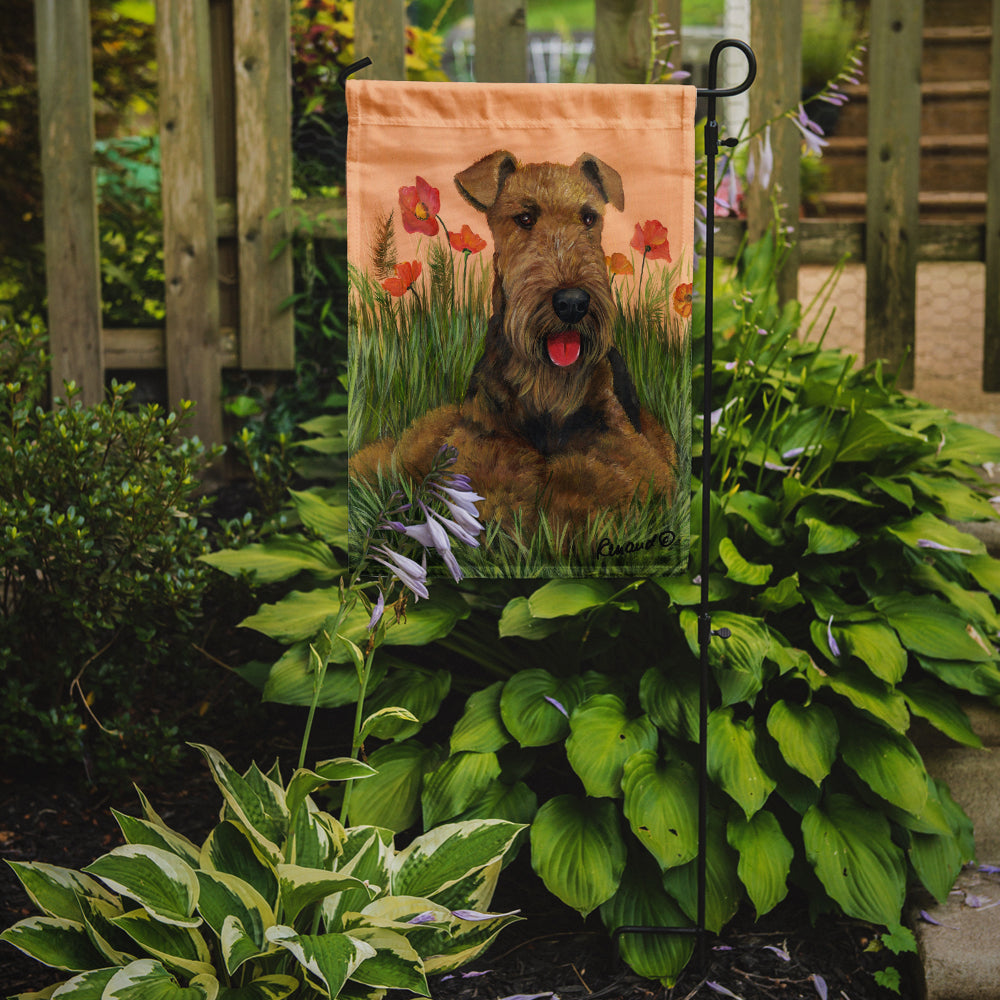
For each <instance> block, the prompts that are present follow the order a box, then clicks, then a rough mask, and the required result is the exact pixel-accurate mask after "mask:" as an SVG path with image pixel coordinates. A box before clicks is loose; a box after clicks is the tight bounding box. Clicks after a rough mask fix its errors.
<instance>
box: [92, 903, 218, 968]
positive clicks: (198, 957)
mask: <svg viewBox="0 0 1000 1000" xmlns="http://www.w3.org/2000/svg"><path fill="white" fill-rule="evenodd" d="M111 922H112V923H113V924H114V925H115V926H116V927H118V928H119V929H120V930H122V931H124V932H125V933H126V934H127V935H128V936H129V937H130V938H132V940H133V941H135V942H136V944H138V945H139V946H140V947H141V948H143V949H144V950H145V951H147V952H148V953H149V954H150V955H152V956H153V957H154V958H158V959H160V961H161V962H163V963H164V964H165V965H166V966H167V967H168V968H170V969H179V970H180V971H182V972H184V973H185V975H188V976H200V975H211V974H212V973H213V971H214V968H213V966H212V956H211V954H210V953H209V950H208V945H207V944H206V943H205V939H204V938H203V937H202V936H201V934H200V933H198V931H197V930H195V929H194V928H192V927H178V926H176V925H174V924H165V923H162V922H161V921H159V920H157V919H156V918H155V917H151V916H150V915H149V914H148V913H147V912H146V911H145V910H132V911H131V912H129V913H123V914H122V915H121V916H118V917H113V918H112V920H111Z"/></svg>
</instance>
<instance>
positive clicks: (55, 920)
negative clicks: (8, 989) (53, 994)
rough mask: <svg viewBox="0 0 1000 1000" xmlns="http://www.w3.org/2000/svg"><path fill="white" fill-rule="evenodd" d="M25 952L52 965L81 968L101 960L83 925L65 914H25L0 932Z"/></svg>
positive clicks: (1, 937)
mask: <svg viewBox="0 0 1000 1000" xmlns="http://www.w3.org/2000/svg"><path fill="white" fill-rule="evenodd" d="M0 941H6V942H7V943H8V944H12V945H13V946H14V947H15V948H18V949H20V950H21V951H23V952H24V953H25V954H26V955H30V956H31V957H32V958H33V959H35V960H36V961H38V962H41V963H42V964H43V965H50V966H52V968H54V969H66V970H67V971H69V972H81V971H83V970H84V969H95V968H100V967H101V966H103V965H104V964H105V960H104V959H103V957H102V956H101V955H100V953H99V952H98V951H96V950H95V948H94V946H93V944H91V941H90V938H89V936H88V935H87V929H86V927H84V925H83V924H81V923H79V922H78V921H76V920H67V919H66V918H65V917H28V918H27V919H26V920H19V921H18V922H17V923H16V924H14V925H13V926H12V927H8V928H7V929H6V930H5V931H4V932H3V933H2V934H0Z"/></svg>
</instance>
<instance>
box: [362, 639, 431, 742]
mask: <svg viewBox="0 0 1000 1000" xmlns="http://www.w3.org/2000/svg"><path fill="white" fill-rule="evenodd" d="M391 631H392V630H390V634H391ZM450 689H451V674H450V673H449V672H448V671H447V670H426V669H423V668H420V667H409V668H407V669H401V670H394V671H393V672H392V673H391V674H390V675H389V676H388V677H387V678H386V679H385V680H384V681H383V682H382V683H381V684H379V686H378V687H377V688H375V690H374V692H373V693H372V695H371V697H370V698H368V700H367V701H366V703H365V705H366V708H368V709H369V710H370V711H373V712H374V711H377V710H379V709H383V708H404V709H406V710H407V711H409V712H410V713H412V715H413V716H414V717H415V719H416V720H418V721H415V722H406V721H403V720H399V721H396V722H394V723H389V722H387V723H384V724H383V725H382V726H381V731H380V733H379V738H380V739H395V740H405V739H408V738H409V737H411V736H413V735H415V734H416V733H417V732H419V730H420V727H421V725H422V724H423V723H425V722H430V720H431V719H433V718H434V716H435V715H437V713H438V709H439V708H440V707H441V702H442V701H443V700H444V698H445V695H447V694H448V691H449V690H450Z"/></svg>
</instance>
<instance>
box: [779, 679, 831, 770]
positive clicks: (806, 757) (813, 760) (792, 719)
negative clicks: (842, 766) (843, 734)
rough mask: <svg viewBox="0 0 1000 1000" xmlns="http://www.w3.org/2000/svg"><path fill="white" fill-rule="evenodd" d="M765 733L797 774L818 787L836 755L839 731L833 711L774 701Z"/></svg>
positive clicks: (814, 703) (825, 708)
mask: <svg viewBox="0 0 1000 1000" xmlns="http://www.w3.org/2000/svg"><path fill="white" fill-rule="evenodd" d="M767 731H768V732H769V733H770V734H771V735H772V736H773V737H774V739H775V740H776V741H777V743H778V746H779V747H780V748H781V756H782V757H783V758H784V759H785V761H786V762H787V763H788V764H789V765H791V766H792V767H794V768H795V770H796V771H799V772H800V773H802V774H804V775H805V776H806V777H807V778H810V779H811V780H812V782H813V783H814V784H815V785H817V786H819V784H820V782H822V780H823V779H824V778H825V777H826V776H827V775H828V774H829V773H830V769H831V768H832V767H833V762H834V760H835V759H836V756H837V741H838V739H839V731H838V729H837V720H836V718H834V715H833V712H831V711H830V709H829V708H827V707H826V705H821V704H819V703H818V702H812V703H811V704H809V705H797V704H796V703H795V702H788V701H783V700H780V699H779V700H778V701H776V702H775V703H774V704H773V705H772V706H771V711H770V712H769V713H768V716H767Z"/></svg>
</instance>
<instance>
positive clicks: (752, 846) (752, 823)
mask: <svg viewBox="0 0 1000 1000" xmlns="http://www.w3.org/2000/svg"><path fill="white" fill-rule="evenodd" d="M726 837H727V839H728V841H729V846H730V847H732V848H734V849H735V850H737V851H739V854H740V860H739V864H738V865H737V868H736V873H737V874H738V875H739V877H740V881H741V882H742V883H743V884H744V885H745V886H746V890H747V895H748V896H749V897H750V902H751V903H753V905H754V909H755V910H756V911H757V918H758V919H760V917H762V916H763V915H764V914H765V913H768V912H769V911H770V910H772V909H774V907H775V906H777V905H778V903H780V902H781V901H782V900H783V899H784V898H785V896H786V895H787V894H788V873H789V871H790V870H791V866H792V858H793V857H794V856H795V849H794V848H793V847H792V845H791V844H790V843H789V842H788V838H787V837H786V836H785V835H784V834H783V833H782V832H781V826H780V825H779V824H778V820H777V819H776V818H775V816H774V813H770V812H767V811H766V810H764V809H762V810H761V811H760V812H758V813H756V814H755V815H754V816H753V817H752V818H751V819H744V818H743V817H742V816H738V817H736V818H735V819H733V820H730V822H729V826H728V827H727V829H726Z"/></svg>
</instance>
